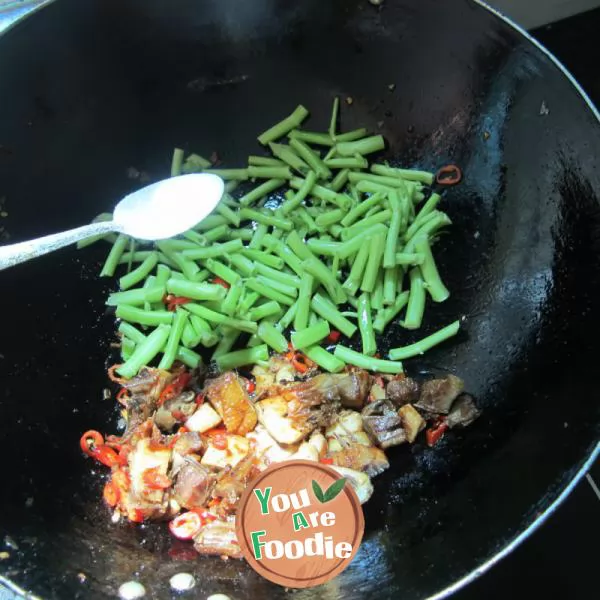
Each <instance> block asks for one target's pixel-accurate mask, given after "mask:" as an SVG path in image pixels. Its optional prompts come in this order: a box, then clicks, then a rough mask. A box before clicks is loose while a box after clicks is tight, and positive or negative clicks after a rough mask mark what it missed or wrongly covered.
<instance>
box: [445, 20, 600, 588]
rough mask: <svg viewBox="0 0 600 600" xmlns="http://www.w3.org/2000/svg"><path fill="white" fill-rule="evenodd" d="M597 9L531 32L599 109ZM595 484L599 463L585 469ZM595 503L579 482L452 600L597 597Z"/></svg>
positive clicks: (598, 503)
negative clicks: (508, 551) (539, 524)
mask: <svg viewBox="0 0 600 600" xmlns="http://www.w3.org/2000/svg"><path fill="white" fill-rule="evenodd" d="M598 31H600V9H598V10H593V11H589V12H587V13H583V14H581V15H577V16H576V17H572V18H570V19H565V20H563V21H560V22H558V23H555V24H552V25H548V26H545V27H541V28H539V29H536V30H534V31H533V32H532V34H533V35H534V37H536V38H537V39H538V40H539V41H540V42H542V43H543V44H544V45H545V46H546V47H547V48H548V49H549V50H550V51H551V52H553V53H554V54H555V55H556V56H557V57H558V59H559V60H561V61H562V63H563V64H564V65H565V66H566V67H567V69H569V70H570V71H571V73H572V74H573V75H574V76H575V78H576V79H577V80H578V81H579V83H580V84H581V85H582V87H583V88H584V89H585V90H586V92H587V93H588V94H589V96H590V97H591V99H592V101H593V102H594V103H595V104H596V106H600V70H599V69H598V60H599V59H600V45H599V44H598ZM590 475H591V477H592V478H593V479H594V481H595V482H596V484H598V482H600V462H599V461H596V464H595V465H594V466H593V467H592V469H591V470H590ZM599 535H600V498H598V497H597V496H596V494H595V492H594V490H593V489H592V487H591V485H590V484H589V482H588V480H587V479H585V478H584V479H582V480H581V482H580V483H579V485H578V486H577V487H576V488H575V490H574V491H573V493H572V494H571V495H570V496H569V497H568V498H567V500H566V501H565V502H564V503H563V505H562V506H561V507H560V508H559V509H558V510H557V511H556V513H555V514H554V515H553V516H552V517H550V519H549V520H548V521H547V522H546V523H545V524H544V525H542V527H541V528H540V529H538V531H536V532H535V533H534V534H533V535H532V536H531V537H530V538H529V539H528V540H527V541H526V542H524V543H523V544H522V545H521V546H519V547H518V548H517V549H516V550H515V551H514V552H513V553H512V554H510V555H509V556H508V557H507V558H505V559H504V560H503V561H501V562H500V563H499V564H498V565H496V566H495V567H494V568H492V569H491V570H490V571H489V572H487V573H486V574H485V575H483V576H482V577H480V578H479V579H478V580H476V581H475V582H474V583H472V584H471V585H469V586H467V587H466V588H465V589H463V590H461V591H460V592H458V593H457V594H456V595H455V596H454V597H455V598H456V599H457V600H476V599H477V600H479V599H481V598H485V599H486V600H496V599H498V600H500V599H502V600H505V599H506V598H519V599H520V598H548V599H550V598H565V599H566V598H573V599H579V598H588V597H596V596H597V594H598V571H597V568H598V542H597V540H598V536H599Z"/></svg>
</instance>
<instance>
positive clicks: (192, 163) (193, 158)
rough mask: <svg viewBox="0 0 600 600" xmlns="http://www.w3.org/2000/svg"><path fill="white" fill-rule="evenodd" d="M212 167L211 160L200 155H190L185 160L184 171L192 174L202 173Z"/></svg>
mask: <svg viewBox="0 0 600 600" xmlns="http://www.w3.org/2000/svg"><path fill="white" fill-rule="evenodd" d="M211 166H212V163H211V162H210V160H207V159H206V158H204V157H203V156H200V155H199V154H190V155H189V156H188V157H187V158H186V159H185V164H184V169H183V170H184V171H185V172H186V173H192V172H194V171H201V170H202V169H208V168H209V167H211Z"/></svg>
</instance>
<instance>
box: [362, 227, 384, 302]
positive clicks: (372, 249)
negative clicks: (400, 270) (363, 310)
mask: <svg viewBox="0 0 600 600" xmlns="http://www.w3.org/2000/svg"><path fill="white" fill-rule="evenodd" d="M384 246H385V235H384V234H383V233H378V234H375V235H374V236H373V237H372V238H371V241H370V243H369V258H368V259H367V265H366V267H365V272H364V274H363V279H362V283H361V286H360V289H361V290H362V291H363V292H372V291H373V290H374V289H375V282H376V281H377V274H378V272H379V269H380V268H381V259H382V257H383V249H384Z"/></svg>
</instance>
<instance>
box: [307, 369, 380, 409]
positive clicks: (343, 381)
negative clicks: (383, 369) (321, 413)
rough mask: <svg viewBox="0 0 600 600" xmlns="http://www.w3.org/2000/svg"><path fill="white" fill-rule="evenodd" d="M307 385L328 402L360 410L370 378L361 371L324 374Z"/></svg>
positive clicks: (368, 387) (367, 393)
mask: <svg viewBox="0 0 600 600" xmlns="http://www.w3.org/2000/svg"><path fill="white" fill-rule="evenodd" d="M307 384H310V385H311V386H312V387H313V388H314V389H315V390H317V391H318V392H319V393H320V394H322V396H323V397H324V398H325V400H327V401H328V402H340V403H341V404H342V406H345V407H346V408H356V409H360V408H362V407H363V405H364V403H365V400H366V399H367V396H368V395H369V389H370V387H371V376H370V375H369V374H368V373H367V372H366V371H361V370H355V371H351V372H349V373H340V374H337V375H331V374H328V373H324V374H323V375H317V376H316V377H313V378H312V379H310V380H309V381H307Z"/></svg>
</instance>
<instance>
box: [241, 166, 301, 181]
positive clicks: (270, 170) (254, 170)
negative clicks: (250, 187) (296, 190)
mask: <svg viewBox="0 0 600 600" xmlns="http://www.w3.org/2000/svg"><path fill="white" fill-rule="evenodd" d="M248 175H250V177H256V178H258V179H291V178H292V177H293V175H292V172H291V171H290V168H289V167H287V166H283V167H253V166H251V167H248Z"/></svg>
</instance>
